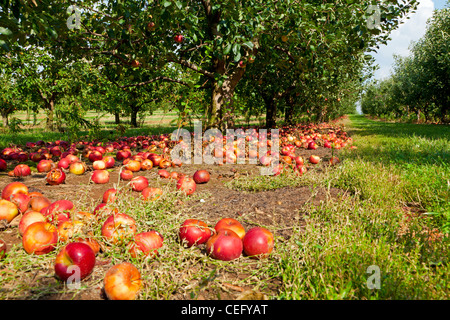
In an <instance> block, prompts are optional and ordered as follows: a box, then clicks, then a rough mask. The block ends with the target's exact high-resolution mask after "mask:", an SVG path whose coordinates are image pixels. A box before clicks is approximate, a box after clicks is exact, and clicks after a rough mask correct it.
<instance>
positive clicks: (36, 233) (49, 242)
mask: <svg viewBox="0 0 450 320" xmlns="http://www.w3.org/2000/svg"><path fill="white" fill-rule="evenodd" d="M57 243H58V231H57V230H56V227H55V226H54V225H53V224H51V223H50V222H43V221H38V222H35V223H32V224H30V225H29V226H28V228H26V229H25V232H24V233H23V236H22V245H23V248H24V249H25V251H26V252H27V253H28V254H37V255H41V254H46V253H49V252H51V251H52V250H54V249H55V247H56V244H57Z"/></svg>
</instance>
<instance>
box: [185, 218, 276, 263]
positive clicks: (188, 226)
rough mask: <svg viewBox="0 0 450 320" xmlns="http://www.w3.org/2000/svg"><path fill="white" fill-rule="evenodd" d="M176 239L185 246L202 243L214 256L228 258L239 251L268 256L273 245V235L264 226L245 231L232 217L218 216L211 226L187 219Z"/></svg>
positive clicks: (210, 254) (235, 255) (233, 257)
mask: <svg viewBox="0 0 450 320" xmlns="http://www.w3.org/2000/svg"><path fill="white" fill-rule="evenodd" d="M179 239H180V241H181V243H182V244H183V245H185V246H187V247H189V248H190V247H192V246H199V245H202V244H205V247H206V252H207V254H208V255H209V256H211V257H212V258H214V259H217V260H222V261H230V260H235V259H237V258H239V257H240V256H241V255H242V253H244V254H245V255H246V256H249V257H251V258H256V259H261V258H265V257H267V256H269V254H270V253H271V252H272V250H273V248H274V237H273V234H272V233H271V232H270V231H269V230H267V229H266V228H263V227H253V228H251V229H250V230H248V231H247V232H246V230H245V228H244V227H243V226H242V224H241V223H240V222H239V221H238V220H236V219H233V218H222V219H220V220H219V221H218V222H217V223H216V225H215V226H214V228H210V227H208V225H207V224H206V223H205V222H204V221H202V220H198V219H187V220H185V221H184V222H183V224H182V225H181V227H180V229H179Z"/></svg>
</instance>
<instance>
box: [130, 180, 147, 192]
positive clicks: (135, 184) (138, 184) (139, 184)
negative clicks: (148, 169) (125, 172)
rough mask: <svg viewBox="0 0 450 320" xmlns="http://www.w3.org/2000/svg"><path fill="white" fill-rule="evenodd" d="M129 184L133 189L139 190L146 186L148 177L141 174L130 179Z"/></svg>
mask: <svg viewBox="0 0 450 320" xmlns="http://www.w3.org/2000/svg"><path fill="white" fill-rule="evenodd" d="M130 184H131V188H132V189H133V191H138V192H141V191H142V190H144V189H145V188H147V187H148V179H147V178H146V177H143V176H137V177H134V178H133V179H131V182H130Z"/></svg>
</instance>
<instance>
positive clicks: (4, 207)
mask: <svg viewBox="0 0 450 320" xmlns="http://www.w3.org/2000/svg"><path fill="white" fill-rule="evenodd" d="M18 214H19V209H18V208H17V206H16V205H15V204H14V203H12V202H11V201H8V200H5V199H1V200H0V220H6V222H7V223H10V222H11V221H12V220H13V219H14V218H15V217H16V216H17V215H18Z"/></svg>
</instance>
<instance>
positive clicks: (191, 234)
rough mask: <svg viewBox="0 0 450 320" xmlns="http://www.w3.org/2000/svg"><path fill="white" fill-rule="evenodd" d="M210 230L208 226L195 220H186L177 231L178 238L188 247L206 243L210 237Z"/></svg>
mask: <svg viewBox="0 0 450 320" xmlns="http://www.w3.org/2000/svg"><path fill="white" fill-rule="evenodd" d="M211 234H212V233H211V230H210V229H209V228H208V225H207V224H206V223H205V222H203V221H201V220H197V219H187V220H185V221H184V222H183V224H182V225H181V227H180V230H179V234H178V235H179V238H180V241H181V242H182V243H185V244H186V245H187V246H188V247H192V246H193V245H200V244H203V243H206V241H208V239H209V238H210V237H211Z"/></svg>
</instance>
